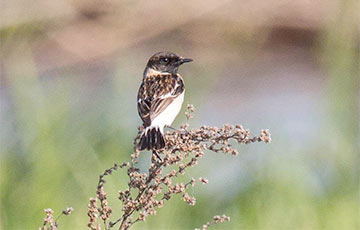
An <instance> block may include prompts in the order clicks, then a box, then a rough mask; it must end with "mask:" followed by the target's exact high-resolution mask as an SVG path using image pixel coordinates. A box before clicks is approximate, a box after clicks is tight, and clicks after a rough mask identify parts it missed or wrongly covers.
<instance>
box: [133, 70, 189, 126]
mask: <svg viewBox="0 0 360 230" xmlns="http://www.w3.org/2000/svg"><path fill="white" fill-rule="evenodd" d="M183 91H184V82H183V80H182V79H181V77H180V76H179V75H175V74H172V75H170V74H169V75H165V76H161V77H155V78H152V79H144V81H143V83H142V84H141V86H140V89H139V94H138V112H139V115H140V117H141V119H142V120H143V122H144V125H145V126H146V127H147V126H150V124H151V121H153V120H154V119H155V117H157V116H158V115H159V114H160V113H161V112H163V111H164V110H165V109H166V108H167V107H168V106H169V105H170V104H171V103H172V102H173V100H174V99H175V98H177V97H178V96H179V95H180V94H181V93H182V92H183Z"/></svg>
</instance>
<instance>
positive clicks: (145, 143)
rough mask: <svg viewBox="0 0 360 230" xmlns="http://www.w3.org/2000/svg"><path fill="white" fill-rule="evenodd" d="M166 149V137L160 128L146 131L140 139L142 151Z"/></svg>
mask: <svg viewBox="0 0 360 230" xmlns="http://www.w3.org/2000/svg"><path fill="white" fill-rule="evenodd" d="M164 147H165V140H164V136H163V135H162V133H161V132H160V130H159V129H158V128H149V129H145V131H144V133H143V134H142V135H141V137H140V142H139V149H140V150H144V149H147V150H153V149H155V150H158V149H162V148H164Z"/></svg>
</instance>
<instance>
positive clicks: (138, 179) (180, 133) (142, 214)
mask: <svg viewBox="0 0 360 230" xmlns="http://www.w3.org/2000/svg"><path fill="white" fill-rule="evenodd" d="M187 108H188V111H187V112H186V113H185V115H186V117H187V119H188V120H189V119H190V118H192V113H193V112H194V107H193V106H192V105H188V107H187ZM141 132H142V127H140V128H139V134H140V133H141ZM138 140H139V135H137V137H136V138H135V140H134V150H133V153H132V155H131V162H130V163H123V164H114V166H113V167H111V168H109V169H106V170H105V171H104V173H103V174H101V175H100V176H99V181H98V186H97V193H96V198H90V203H89V205H88V216H89V223H88V227H89V228H90V229H92V230H100V229H105V230H107V229H113V228H114V227H116V228H118V229H119V230H124V229H129V228H130V227H131V226H132V225H133V224H135V223H137V222H140V221H145V220H146V218H147V217H148V216H151V215H156V213H157V209H159V208H161V207H162V206H163V205H164V204H165V203H166V201H168V200H170V199H171V198H172V197H174V196H176V195H180V196H182V199H183V200H184V201H185V202H186V203H187V204H189V205H195V203H196V198H195V197H192V196H190V195H189V194H188V193H187V188H189V187H190V186H195V184H196V183H197V182H196V180H195V179H194V178H192V179H191V180H189V181H183V182H177V183H175V182H174V179H175V178H180V176H181V175H184V174H185V173H186V170H187V169H188V168H191V167H194V166H196V165H197V164H198V162H199V160H200V159H201V158H202V157H203V156H204V154H205V151H206V150H208V151H212V152H216V153H224V154H231V155H237V154H238V151H237V150H236V149H235V148H234V147H233V145H234V144H235V143H237V144H250V143H253V142H265V143H268V142H270V141H271V138H270V133H269V131H268V130H262V131H261V132H260V134H259V135H258V136H254V137H251V136H250V131H249V130H248V129H244V128H243V127H242V126H241V125H235V126H234V125H224V126H223V127H221V128H218V127H208V126H202V127H200V128H198V129H189V125H188V124H183V125H181V127H180V129H179V130H175V131H172V132H167V133H166V135H165V140H166V147H165V148H164V149H162V150H160V151H157V152H156V154H153V157H152V163H151V165H150V166H149V169H148V172H147V173H143V172H140V169H139V168H138V167H137V163H138V161H139V157H140V151H139V150H138V148H137V143H138ZM156 155H159V156H160V157H162V159H158V158H157V157H156ZM119 169H127V176H128V183H127V187H126V188H125V189H122V190H120V191H119V195H118V198H119V200H120V202H121V203H122V213H121V214H119V216H118V217H117V218H115V219H113V220H112V221H110V217H111V214H112V210H111V208H110V206H109V204H108V201H107V194H106V192H105V190H104V185H105V183H106V181H105V177H107V176H109V175H111V174H112V173H113V172H114V171H117V170H119ZM198 182H201V183H203V184H206V183H208V180H207V179H204V178H199V179H198ZM225 220H226V221H228V220H230V218H229V217H226V216H222V217H220V216H215V217H214V218H213V221H212V222H208V223H207V224H206V225H203V229H206V228H207V227H208V226H210V225H212V224H217V223H219V222H223V221H225Z"/></svg>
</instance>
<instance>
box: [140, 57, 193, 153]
mask: <svg viewBox="0 0 360 230" xmlns="http://www.w3.org/2000/svg"><path fill="white" fill-rule="evenodd" d="M191 61H192V59H190V58H183V57H180V56H178V55H176V54H174V53H171V52H159V53H156V54H154V55H153V56H151V58H150V59H149V61H148V63H147V65H146V68H145V71H144V77H143V80H142V83H141V85H140V88H139V92H138V97H137V100H138V101H137V105H138V112H139V115H140V117H141V119H142V121H143V123H144V124H143V125H144V131H143V133H142V135H141V137H140V142H139V149H140V150H144V149H147V150H159V149H162V148H164V147H165V140H164V127H165V126H170V125H171V124H172V122H173V121H174V119H175V117H176V116H177V114H178V113H179V111H180V109H181V105H182V103H183V101H184V92H185V86H184V80H183V79H182V77H181V76H180V75H179V74H178V73H177V72H178V69H179V66H180V65H182V64H184V63H186V62H191ZM153 152H154V151H153ZM155 154H156V152H155Z"/></svg>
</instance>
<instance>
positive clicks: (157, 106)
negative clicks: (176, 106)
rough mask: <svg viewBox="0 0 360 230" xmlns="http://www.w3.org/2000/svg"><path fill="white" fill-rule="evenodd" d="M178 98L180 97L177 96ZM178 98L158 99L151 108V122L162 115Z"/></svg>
mask: <svg viewBox="0 0 360 230" xmlns="http://www.w3.org/2000/svg"><path fill="white" fill-rule="evenodd" d="M177 96H178V95H177ZM175 98H176V96H171V97H166V98H163V99H156V100H155V102H154V104H153V105H152V107H151V111H150V120H151V121H153V120H154V119H155V117H157V116H158V115H159V114H160V113H162V112H163V111H164V110H165V109H166V108H167V107H168V106H169V105H170V104H171V103H172V102H173V101H174V99H175Z"/></svg>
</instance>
